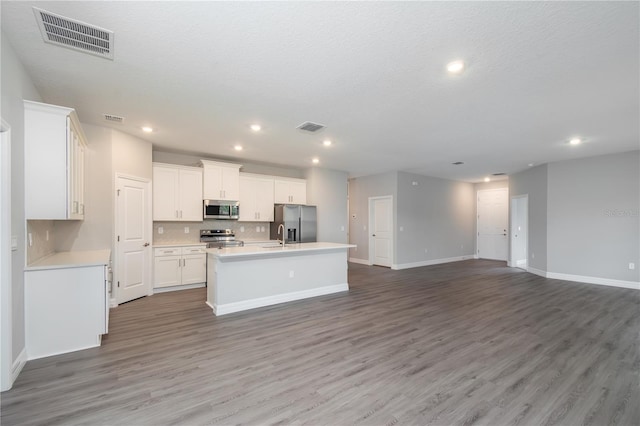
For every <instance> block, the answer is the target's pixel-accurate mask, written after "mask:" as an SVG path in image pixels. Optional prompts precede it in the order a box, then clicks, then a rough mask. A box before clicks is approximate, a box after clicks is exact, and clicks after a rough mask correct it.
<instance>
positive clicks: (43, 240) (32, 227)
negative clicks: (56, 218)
mask: <svg viewBox="0 0 640 426" xmlns="http://www.w3.org/2000/svg"><path fill="white" fill-rule="evenodd" d="M29 235H31V244H29ZM47 237H48V238H47ZM26 247H27V265H30V264H32V263H33V262H35V261H37V260H40V259H42V258H43V257H45V256H48V255H50V254H53V253H54V252H55V241H54V240H53V221H52V220H27V244H26Z"/></svg>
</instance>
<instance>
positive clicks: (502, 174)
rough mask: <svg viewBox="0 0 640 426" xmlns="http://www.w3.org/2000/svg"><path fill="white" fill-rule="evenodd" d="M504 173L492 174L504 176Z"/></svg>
mask: <svg viewBox="0 0 640 426" xmlns="http://www.w3.org/2000/svg"><path fill="white" fill-rule="evenodd" d="M504 175H506V173H494V174H493V176H504Z"/></svg>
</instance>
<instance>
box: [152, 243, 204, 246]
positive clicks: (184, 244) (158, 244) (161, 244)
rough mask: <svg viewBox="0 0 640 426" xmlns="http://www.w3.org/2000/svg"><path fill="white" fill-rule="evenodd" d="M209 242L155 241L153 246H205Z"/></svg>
mask: <svg viewBox="0 0 640 426" xmlns="http://www.w3.org/2000/svg"><path fill="white" fill-rule="evenodd" d="M206 245H207V243H179V242H176V243H154V244H153V247H203V246H206Z"/></svg>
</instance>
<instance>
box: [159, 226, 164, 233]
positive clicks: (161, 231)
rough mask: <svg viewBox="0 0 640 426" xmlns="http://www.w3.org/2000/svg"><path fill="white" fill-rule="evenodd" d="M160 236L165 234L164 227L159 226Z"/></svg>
mask: <svg viewBox="0 0 640 426" xmlns="http://www.w3.org/2000/svg"><path fill="white" fill-rule="evenodd" d="M158 234H164V227H163V226H159V227H158Z"/></svg>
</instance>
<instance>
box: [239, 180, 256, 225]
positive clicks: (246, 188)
mask: <svg viewBox="0 0 640 426" xmlns="http://www.w3.org/2000/svg"><path fill="white" fill-rule="evenodd" d="M254 183H255V179H252V178H250V177H246V176H240V197H239V201H240V218H239V219H238V220H239V221H241V222H253V221H255V220H256V218H257V212H256V188H255V185H254Z"/></svg>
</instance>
